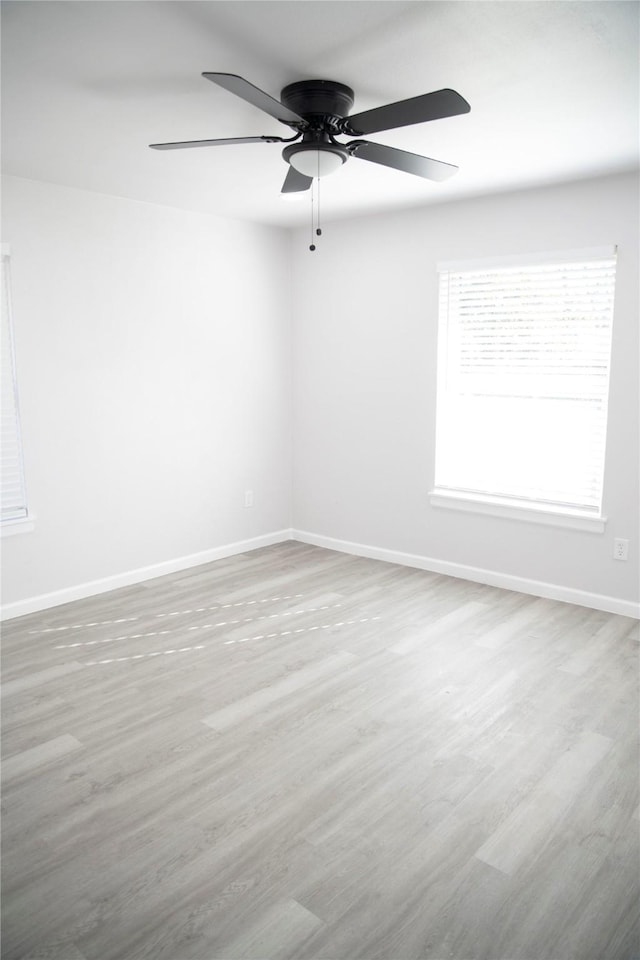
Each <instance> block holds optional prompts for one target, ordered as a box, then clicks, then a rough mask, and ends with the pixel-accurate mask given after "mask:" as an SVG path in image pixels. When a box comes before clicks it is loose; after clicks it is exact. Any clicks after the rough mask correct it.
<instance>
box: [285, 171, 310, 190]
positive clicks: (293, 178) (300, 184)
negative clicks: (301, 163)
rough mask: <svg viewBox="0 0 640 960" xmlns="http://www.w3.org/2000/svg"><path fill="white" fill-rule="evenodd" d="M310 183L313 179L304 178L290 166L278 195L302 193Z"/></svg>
mask: <svg viewBox="0 0 640 960" xmlns="http://www.w3.org/2000/svg"><path fill="white" fill-rule="evenodd" d="M312 183H313V177H305V175H304V174H303V173H299V172H298V170H296V169H295V167H291V166H290V167H289V171H288V173H287V175H286V177H285V178H284V183H283V184H282V190H281V191H280V193H302V191H303V190H308V189H309V187H310V186H311V184H312Z"/></svg>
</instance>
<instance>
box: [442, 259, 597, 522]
mask: <svg viewBox="0 0 640 960" xmlns="http://www.w3.org/2000/svg"><path fill="white" fill-rule="evenodd" d="M615 268H616V257H615V248H608V250H604V251H603V250H601V249H599V250H596V251H579V252H575V253H573V254H568V255H564V256H563V255H557V256H555V255H544V256H542V257H540V258H536V260H535V262H526V263H520V262H515V263H514V262H512V261H507V262H505V263H504V264H503V265H500V264H498V263H496V262H495V261H490V262H489V263H488V265H487V266H484V267H483V266H482V265H481V264H479V263H475V264H473V265H472V266H471V268H468V267H462V266H458V267H456V266H455V265H451V266H450V265H443V266H442V268H441V271H440V326H439V341H438V406H437V433H436V437H437V440H436V478H435V485H436V491H443V492H447V491H450V492H452V493H458V494H479V495H480V496H494V497H496V498H501V499H502V500H506V501H510V500H511V501H513V502H515V503H516V504H520V505H524V506H527V505H528V506H532V505H549V506H552V507H553V508H558V507H565V508H568V509H570V510H577V511H580V512H584V513H585V514H588V515H592V516H600V514H601V506H602V483H603V473H604V456H605V441H606V430H607V398H608V391H609V363H610V354H611V330H612V321H613V299H614V284H615Z"/></svg>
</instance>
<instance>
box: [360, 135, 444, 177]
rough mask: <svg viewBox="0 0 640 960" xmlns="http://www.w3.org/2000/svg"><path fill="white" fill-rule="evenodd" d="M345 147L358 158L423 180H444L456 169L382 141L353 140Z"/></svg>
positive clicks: (440, 161)
mask: <svg viewBox="0 0 640 960" xmlns="http://www.w3.org/2000/svg"><path fill="white" fill-rule="evenodd" d="M347 149H348V150H349V153H350V154H351V155H352V156H354V157H358V159H360V160H370V161H371V163H380V164H382V166H384V167H393V169H394V170H402V171H404V173H413V174H415V176H416V177H424V178H425V180H446V179H447V178H448V177H451V176H453V174H454V173H455V172H456V171H457V169H458V168H457V167H456V166H454V165H453V164H452V163H443V162H442V160H431V159H430V158H429V157H421V156H420V154H418V153H407V151H406V150H398V149H397V148H396V147H386V146H385V145H384V144H382V143H371V141H369V140H354V141H352V142H351V143H348V144H347Z"/></svg>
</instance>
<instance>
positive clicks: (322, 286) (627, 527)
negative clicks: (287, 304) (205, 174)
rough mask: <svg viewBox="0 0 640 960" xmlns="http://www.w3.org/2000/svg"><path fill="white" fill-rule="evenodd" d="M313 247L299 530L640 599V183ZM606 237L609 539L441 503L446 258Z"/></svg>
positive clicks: (525, 198)
mask: <svg viewBox="0 0 640 960" xmlns="http://www.w3.org/2000/svg"><path fill="white" fill-rule="evenodd" d="M326 189H327V190H329V189H330V186H329V184H327V188H326ZM427 189H429V188H427ZM431 189H437V187H435V188H434V187H431ZM325 192H326V191H325ZM308 242H309V241H308V233H307V231H299V232H297V233H296V234H295V235H294V237H293V239H292V263H293V276H294V292H295V293H296V295H297V296H296V304H297V307H296V310H295V313H294V317H293V343H294V355H293V369H294V398H295V399H294V509H293V524H294V528H296V529H297V530H298V531H303V532H307V533H310V534H312V535H313V537H312V539H313V538H315V541H316V542H323V538H334V539H335V540H336V541H339V542H340V541H341V542H347V543H349V544H359V545H364V546H369V547H374V548H383V549H384V550H386V551H398V552H400V553H401V554H411V555H415V556H417V557H422V558H427V560H429V559H431V560H436V561H438V562H442V563H444V564H451V565H452V567H453V569H455V568H456V567H459V568H460V569H462V567H463V566H466V567H472V568H475V569H476V570H477V571H478V570H479V571H485V572H492V571H493V572H498V573H500V574H503V575H504V576H505V577H506V578H511V581H512V582H514V584H515V583H516V582H517V581H516V580H515V579H514V578H524V580H525V581H536V582H542V583H547V584H553V585H558V586H560V587H563V588H567V596H574V597H578V596H579V595H580V592H584V593H585V594H587V595H598V596H604V597H612V598H620V599H622V600H624V601H634V600H635V601H637V600H638V589H639V581H640V572H639V565H638V552H639V549H640V542H639V541H640V521H639V515H638V509H639V497H638V459H639V451H638V409H639V397H638V351H639V347H638V182H637V178H635V177H631V176H621V177H615V178H610V179H609V178H607V179H602V180H598V181H589V182H586V181H585V182H582V183H574V184H571V185H568V186H557V187H550V188H546V189H538V190H532V191H527V192H519V193H514V194H503V195H500V196H494V197H487V198H482V199H477V200H468V201H464V202H458V203H452V204H443V205H438V206H431V207H428V208H423V209H421V210H419V211H409V212H406V213H399V214H395V215H387V216H380V217H375V218H370V219H362V220H359V221H344V222H338V223H329V224H326V225H325V227H324V230H323V236H322V238H321V239H320V241H319V242H318V249H317V250H316V252H315V253H310V252H309V250H308ZM604 244H617V245H618V248H619V253H618V274H617V293H616V312H615V331H614V344H613V358H612V377H611V395H610V409H609V416H610V423H609V438H608V448H607V460H606V476H605V495H604V512H605V514H606V515H607V517H608V524H607V528H606V532H605V534H604V535H599V534H593V533H587V532H582V531H573V530H567V529H558V528H554V527H547V526H540V525H534V524H531V523H526V522H522V521H515V520H507V519H498V518H491V517H486V516H478V515H470V514H462V513H456V512H453V511H450V510H443V509H437V508H432V507H431V506H430V504H429V501H428V498H427V494H428V491H429V489H430V487H431V486H432V484H433V476H434V428H435V398H436V333H437V274H436V263H437V262H438V261H440V260H449V259H451V260H455V259H465V258H473V257H481V256H493V255H500V254H511V253H527V252H535V251H540V250H554V249H560V250H561V249H567V248H576V247H589V246H600V245H604ZM614 537H625V538H629V539H630V540H631V548H630V557H629V560H628V562H626V563H622V562H619V561H618V562H616V561H614V560H613V559H612V545H613V538H614ZM319 538H320V539H319ZM425 565H426V566H429V563H428V562H427V563H426V564H425ZM436 566H437V564H436ZM494 579H495V578H494ZM489 582H491V581H490V579H489ZM560 592H562V591H560ZM585 599H588V597H585Z"/></svg>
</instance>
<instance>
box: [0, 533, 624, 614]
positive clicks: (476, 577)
mask: <svg viewBox="0 0 640 960" xmlns="http://www.w3.org/2000/svg"><path fill="white" fill-rule="evenodd" d="M285 540H298V541H299V542H300V543H308V544H312V545H314V546H317V547H326V548H327V549H328V550H337V551H339V552H340V553H350V554H353V555H354V556H357V557H368V558H369V559H371V560H382V561H384V562H386V563H397V564H400V565H401V566H405V567H416V568H417V569H419V570H428V571H430V572H431V573H441V574H444V575H445V576H448V577H457V578H459V579H460V580H471V581H473V582H474V583H484V584H487V585H488V586H491V587H500V588H502V589H504V590H516V591H518V592H519V593H526V594H530V595H531V596H534V597H545V598H546V599H548V600H561V601H563V602H565V603H574V604H577V605H578V606H581V607H590V608H591V609H593V610H603V611H605V612H606V613H617V614H621V615H622V616H625V617H634V618H636V619H640V603H634V602H633V601H632V600H621V599H619V598H617V597H608V596H604V595H602V594H597V593H588V592H587V591H584V590H575V589H573V588H572V587H563V586H559V585H558V584H553V583H544V582H542V581H540V580H529V579H526V578H524V577H515V576H512V575H510V574H506V573H499V572H497V571H494V570H483V569H482V568H481V567H468V566H465V565H464V564H460V563H451V562H449V561H447V560H435V559H434V558H432V557H423V556H420V555H419V554H413V553H402V552H400V551H398V550H387V549H385V548H384V547H373V546H370V545H369V544H363V543H352V542H351V541H348V540H337V539H334V538H333V537H325V536H322V535H321V534H315V533H309V532H307V531H305V530H295V529H294V530H291V529H289V530H277V531H274V532H273V533H268V534H264V535H263V536H260V537H252V538H251V539H249V540H240V541H238V542H236V543H229V544H225V545H224V546H221V547H213V548H211V549H210V550H203V551H201V552H200V553H193V554H190V555H189V556H186V557H177V558H175V559H173V560H166V561H164V562H162V563H156V564H153V565H151V566H148V567H140V568H138V569H137V570H128V571H126V572H124V573H119V574H115V575H113V576H110V577H105V578H103V579H101V580H92V581H89V582H87V583H81V584H77V585H76V586H73V587H66V588H64V589H62V590H56V591H54V592H53V593H44V594H41V595H40V596H36V597H29V598H28V599H26V600H18V601H16V602H15V603H9V604H6V605H5V606H4V607H3V608H2V611H1V613H0V619H1V620H11V619H13V618H14V617H23V616H25V615H26V614H28V613H37V612H38V611H39V610H47V609H49V608H50V607H58V606H60V605H61V604H63V603H71V602H72V601H74V600H84V599H86V598H87V597H93V596H97V595H98V594H101V593H108V592H109V591H110V590H117V589H118V588H120V587H130V586H132V585H133V584H136V583H143V582H144V581H145V580H153V579H154V578H155V577H162V576H164V575H165V574H168V573H177V572H179V571H180V570H188V569H189V568H190V567H199V566H201V565H202V564H205V563H211V562H212V561H214V560H223V559H224V558H225V557H232V556H235V555H236V554H238V553H247V552H248V551H250V550H257V549H259V548H260V547H269V546H272V545H273V544H275V543H283V542H284V541H285Z"/></svg>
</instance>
